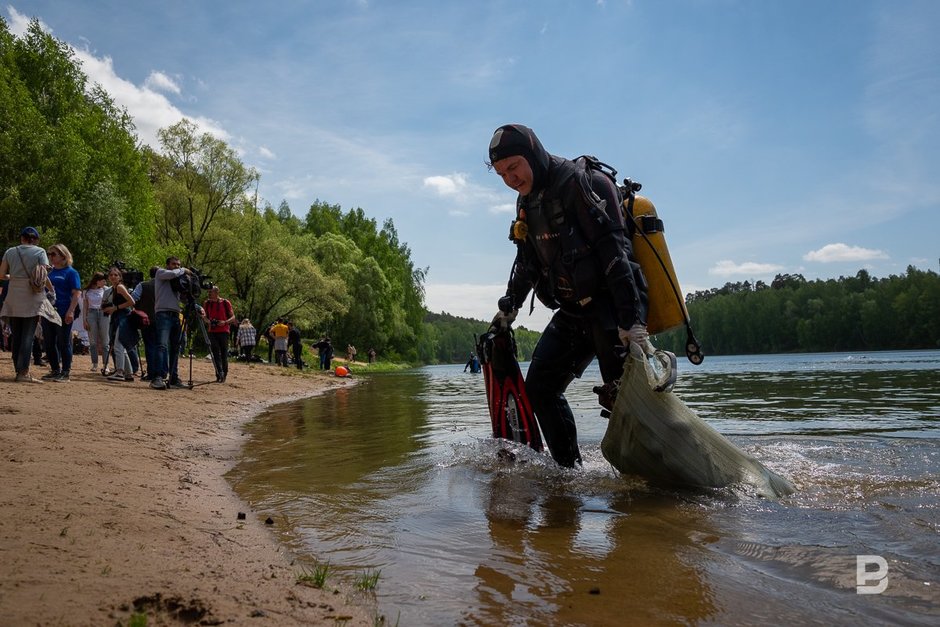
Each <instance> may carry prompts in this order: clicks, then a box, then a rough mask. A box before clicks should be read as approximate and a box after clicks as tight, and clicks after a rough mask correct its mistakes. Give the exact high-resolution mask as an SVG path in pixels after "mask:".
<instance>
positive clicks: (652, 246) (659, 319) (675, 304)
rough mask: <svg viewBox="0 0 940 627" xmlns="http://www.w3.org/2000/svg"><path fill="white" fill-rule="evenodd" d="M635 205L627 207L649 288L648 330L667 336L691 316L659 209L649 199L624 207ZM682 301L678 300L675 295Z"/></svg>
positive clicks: (636, 198) (641, 198)
mask: <svg viewBox="0 0 940 627" xmlns="http://www.w3.org/2000/svg"><path fill="white" fill-rule="evenodd" d="M631 200H632V201H633V206H632V207H625V209H627V215H628V216H630V217H632V219H633V223H634V224H635V225H636V232H635V233H634V235H633V256H634V257H636V260H637V262H638V263H639V264H640V267H641V268H643V276H645V277H646V282H647V283H648V284H649V313H648V314H647V319H646V327H647V329H649V332H650V333H651V334H654V335H655V334H656V333H665V332H666V331H671V330H673V329H675V328H677V327H681V326H682V325H683V324H685V321H686V320H687V319H688V317H689V312H688V310H687V309H686V307H685V300H684V299H683V298H682V297H681V294H682V290H681V289H680V288H679V280H678V279H677V278H676V270H675V268H674V267H673V265H672V258H671V257H670V256H669V248H668V247H667V246H666V236H665V235H664V234H663V221H662V220H660V219H659V216H658V215H657V214H656V207H654V206H653V203H652V202H650V199H649V198H646V197H645V196H640V195H639V194H635V195H633V197H632V198H628V199H627V200H625V201H624V204H627V203H629V202H630V201H631ZM677 293H678V294H679V295H680V297H679V298H677V297H676V294H677Z"/></svg>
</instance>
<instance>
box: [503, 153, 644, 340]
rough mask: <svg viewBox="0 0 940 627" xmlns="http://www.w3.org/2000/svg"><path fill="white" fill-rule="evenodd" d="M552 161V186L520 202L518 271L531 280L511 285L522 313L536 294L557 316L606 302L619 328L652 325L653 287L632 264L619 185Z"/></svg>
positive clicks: (582, 165)
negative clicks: (649, 302)
mask: <svg viewBox="0 0 940 627" xmlns="http://www.w3.org/2000/svg"><path fill="white" fill-rule="evenodd" d="M551 159H552V161H551V167H550V177H549V179H550V184H549V185H548V186H547V187H546V188H544V189H543V190H541V191H540V192H538V193H537V194H530V195H529V196H526V197H521V198H520V199H519V200H518V202H517V223H516V225H517V226H514V228H513V230H512V234H511V237H513V239H515V240H516V241H517V244H519V245H520V255H519V256H518V257H517V270H523V272H521V273H520V274H521V276H520V277H519V278H518V279H519V280H517V281H515V283H516V285H514V281H513V279H512V278H511V279H510V293H511V294H514V295H515V296H516V304H515V306H517V307H518V306H519V305H520V304H521V302H520V299H519V297H520V296H521V299H524V298H525V296H524V293H527V292H528V289H529V287H532V288H534V290H535V294H536V296H537V297H538V299H539V301H541V302H542V303H543V304H544V305H545V306H547V307H549V308H551V309H557V308H559V307H563V308H564V307H568V308H571V309H577V308H580V307H585V306H587V305H588V304H589V303H591V302H592V301H593V300H594V299H597V298H598V297H605V298H609V300H611V301H612V302H613V305H614V308H615V309H616V310H617V312H616V321H615V322H616V323H617V324H619V325H621V326H623V325H626V328H629V326H632V324H634V323H635V322H645V318H646V284H645V281H644V279H643V277H642V273H641V272H640V271H639V266H638V265H637V264H636V263H635V262H633V261H632V260H631V256H632V255H631V251H630V248H629V240H628V239H627V234H626V228H627V227H626V226H625V224H624V222H623V220H622V217H621V215H620V214H619V213H618V212H619V211H620V209H619V205H620V195H619V190H618V188H617V186H616V184H615V182H614V181H613V180H612V179H610V178H609V175H608V174H606V173H604V172H602V171H598V170H596V169H594V168H590V167H587V164H586V162H584V161H581V160H575V161H568V160H565V159H561V158H559V157H554V156H552V158H551ZM603 177H607V178H606V179H605V178H603ZM595 188H597V189H599V190H601V192H602V193H604V194H605V196H607V198H606V199H605V198H602V197H601V196H600V195H599V194H598V193H597V192H596V191H595ZM608 204H611V205H612V206H611V207H610V208H608ZM520 222H521V223H523V224H524V226H523V227H518V225H519V223H520ZM522 231H524V233H523V232H522ZM520 261H521V264H522V266H524V267H523V268H519V265H520V264H519V262H520ZM514 274H515V271H514ZM613 286H616V288H613ZM612 288H613V289H612Z"/></svg>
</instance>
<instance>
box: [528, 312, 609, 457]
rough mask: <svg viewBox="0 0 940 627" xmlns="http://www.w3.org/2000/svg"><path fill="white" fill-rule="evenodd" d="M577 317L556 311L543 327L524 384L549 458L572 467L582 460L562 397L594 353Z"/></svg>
mask: <svg viewBox="0 0 940 627" xmlns="http://www.w3.org/2000/svg"><path fill="white" fill-rule="evenodd" d="M590 344H591V342H590V339H589V337H588V335H587V334H586V333H585V332H584V330H583V329H582V325H581V324H580V323H579V320H577V319H576V318H574V317H572V316H570V315H568V314H566V313H564V312H558V313H556V314H555V316H554V317H553V318H552V321H551V322H550V323H549V324H548V327H546V328H545V331H544V333H542V337H541V339H540V340H539V343H538V345H537V346H536V347H535V351H534V352H533V354H532V361H531V363H530V364H529V371H528V373H527V374H526V381H525V387H526V392H527V393H528V395H529V402H531V403H532V409H533V410H534V411H535V417H536V419H538V423H539V427H540V428H541V429H542V434H543V435H544V436H545V442H546V444H547V445H548V449H549V451H550V452H551V454H552V458H553V459H554V460H555V461H556V462H557V463H558V464H559V465H561V466H565V467H567V468H571V467H573V466H574V464H575V462H579V463H580V461H581V451H580V450H579V449H578V429H577V426H576V425H575V422H574V415H573V414H572V412H571V406H570V405H568V400H567V399H566V398H565V394H564V393H565V390H566V389H567V387H568V384H570V383H571V381H572V380H573V379H574V377H576V376H581V373H582V372H584V368H585V367H586V366H587V364H588V363H590V361H591V358H592V357H593V352H592V350H591V346H590Z"/></svg>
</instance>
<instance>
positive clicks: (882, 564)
mask: <svg viewBox="0 0 940 627" xmlns="http://www.w3.org/2000/svg"><path fill="white" fill-rule="evenodd" d="M869 566H875V567H876V568H875V570H870V569H869V568H868V567H869ZM887 588H888V562H887V561H886V560H885V558H883V557H881V556H880V555H856V556H855V592H857V593H858V594H881V593H882V592H884V591H885V590H886V589H887Z"/></svg>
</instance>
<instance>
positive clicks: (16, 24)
mask: <svg viewBox="0 0 940 627" xmlns="http://www.w3.org/2000/svg"><path fill="white" fill-rule="evenodd" d="M7 15H9V16H10V19H9V20H8V21H7V26H8V27H9V29H10V32H11V33H13V34H14V35H16V36H17V37H22V36H23V35H25V34H26V27H27V26H29V21H30V18H29V17H28V16H26V15H24V14H22V13H20V12H19V11H17V10H16V9H14V8H13V7H12V6H11V5H7ZM39 27H40V28H41V29H42V30H43V31H44V32H47V33H51V32H52V29H51V28H49V25H48V24H46V23H45V22H43V21H42V20H39Z"/></svg>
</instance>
